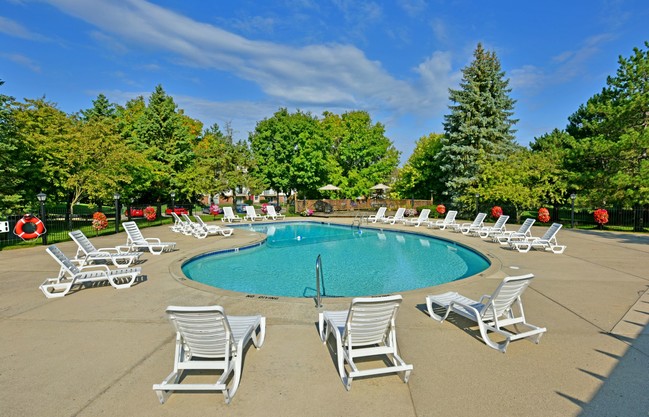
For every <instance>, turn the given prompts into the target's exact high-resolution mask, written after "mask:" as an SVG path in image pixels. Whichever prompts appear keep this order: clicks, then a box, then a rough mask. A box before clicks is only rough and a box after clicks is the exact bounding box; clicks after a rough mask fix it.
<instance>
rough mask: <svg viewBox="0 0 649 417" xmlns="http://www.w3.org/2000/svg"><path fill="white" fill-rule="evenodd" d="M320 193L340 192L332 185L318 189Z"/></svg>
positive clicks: (338, 188)
mask: <svg viewBox="0 0 649 417" xmlns="http://www.w3.org/2000/svg"><path fill="white" fill-rule="evenodd" d="M318 190H320V191H340V187H336V186H335V185H332V184H327V185H325V186H324V187H320V188H318Z"/></svg>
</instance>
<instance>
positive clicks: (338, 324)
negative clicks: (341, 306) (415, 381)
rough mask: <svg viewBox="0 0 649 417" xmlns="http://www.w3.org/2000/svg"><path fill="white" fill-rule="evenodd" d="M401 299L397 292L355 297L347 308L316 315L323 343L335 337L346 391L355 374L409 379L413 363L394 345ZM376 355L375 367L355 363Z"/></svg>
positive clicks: (337, 358)
mask: <svg viewBox="0 0 649 417" xmlns="http://www.w3.org/2000/svg"><path fill="white" fill-rule="evenodd" d="M402 300H403V298H402V297H401V296H400V295H391V296H387V297H374V298H370V297H358V298H354V299H352V302H351V305H350V307H349V310H344V311H323V312H322V313H320V314H319V315H318V331H319V332H320V340H322V343H323V344H326V343H327V340H328V339H329V336H330V335H333V336H334V338H335V340H336V361H337V364H338V374H339V375H340V379H341V380H342V382H343V385H344V386H345V389H347V391H349V390H350V389H351V385H352V380H353V379H354V378H357V377H366V376H374V375H381V374H386V373H398V374H399V376H400V377H401V379H402V380H403V382H404V383H407V382H408V379H409V378H410V373H411V372H412V369H413V366H412V365H411V364H407V363H406V362H405V361H404V360H403V359H402V358H401V356H400V355H399V350H398V348H397V329H396V316H397V312H398V311H399V306H400V305H401V301H402ZM376 357H378V358H380V361H379V364H378V365H379V366H378V367H369V364H368V363H364V366H360V367H359V366H358V365H357V364H356V359H360V362H363V361H364V360H366V359H367V358H376ZM345 364H347V366H348V367H349V369H348V368H347V367H346V366H345Z"/></svg>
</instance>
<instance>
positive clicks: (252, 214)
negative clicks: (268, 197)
mask: <svg viewBox="0 0 649 417" xmlns="http://www.w3.org/2000/svg"><path fill="white" fill-rule="evenodd" d="M243 220H250V221H251V222H254V221H255V220H266V216H262V215H261V214H257V212H256V211H255V207H254V206H246V215H245V216H243Z"/></svg>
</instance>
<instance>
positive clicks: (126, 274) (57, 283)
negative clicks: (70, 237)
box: [39, 245, 142, 298]
mask: <svg viewBox="0 0 649 417" xmlns="http://www.w3.org/2000/svg"><path fill="white" fill-rule="evenodd" d="M46 251H47V253H49V254H50V255H51V256H52V258H54V260H55V261H56V262H57V263H58V264H59V266H60V267H61V269H60V270H59V275H58V277H56V278H48V279H46V280H45V281H44V282H43V283H42V284H41V285H40V287H39V288H40V290H41V291H42V292H43V294H45V296H46V297H47V298H59V297H63V296H65V295H66V294H68V293H69V292H70V291H71V290H72V289H73V288H74V287H75V286H83V285H85V284H90V283H97V282H104V281H105V282H108V283H109V284H110V285H111V286H113V288H116V289H122V288H128V287H130V286H131V285H133V283H134V282H135V279H136V278H137V276H138V275H140V273H141V272H142V270H141V269H140V268H138V267H136V268H120V269H110V268H109V267H108V265H85V266H77V265H75V264H74V263H73V262H72V260H71V259H70V258H68V257H67V256H65V254H64V253H63V252H61V250H60V249H59V248H57V247H56V246H54V245H52V246H50V247H48V248H47V249H46Z"/></svg>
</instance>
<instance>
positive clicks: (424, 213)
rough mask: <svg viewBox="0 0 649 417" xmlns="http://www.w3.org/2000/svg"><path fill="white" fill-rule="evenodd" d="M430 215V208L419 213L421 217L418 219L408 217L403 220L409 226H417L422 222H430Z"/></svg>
mask: <svg viewBox="0 0 649 417" xmlns="http://www.w3.org/2000/svg"><path fill="white" fill-rule="evenodd" d="M429 215H430V209H423V210H422V211H421V212H420V213H419V217H417V218H416V219H408V220H406V221H404V222H403V224H405V225H408V226H415V227H419V226H421V224H422V223H427V222H428V216H429Z"/></svg>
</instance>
